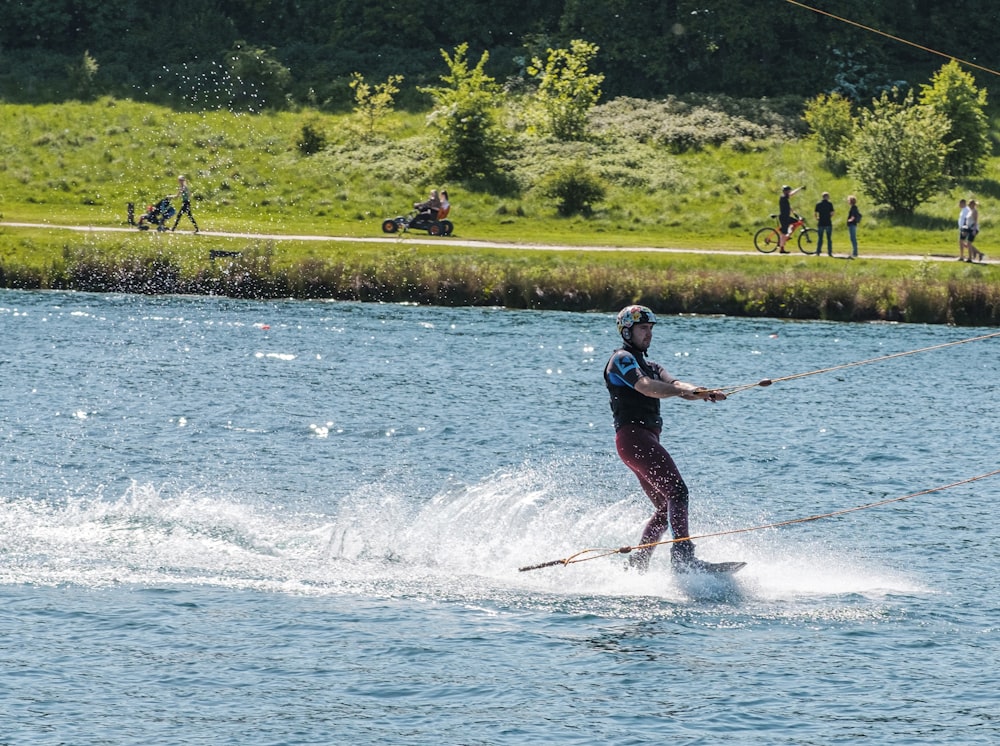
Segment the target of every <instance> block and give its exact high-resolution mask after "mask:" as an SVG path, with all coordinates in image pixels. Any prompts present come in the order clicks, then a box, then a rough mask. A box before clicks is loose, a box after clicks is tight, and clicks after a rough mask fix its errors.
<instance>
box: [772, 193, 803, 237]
mask: <svg viewBox="0 0 1000 746" xmlns="http://www.w3.org/2000/svg"><path fill="white" fill-rule="evenodd" d="M803 189H805V187H799V188H798V189H792V188H791V187H790V186H788V185H787V184H786V185H785V186H783V187H781V197H779V198H778V224H779V225H780V226H781V230H779V231H778V233H779V235H778V248H779V249H781V253H782V254H788V253H790V252H788V251H785V243H786V242H787V241H788V232H789V228H790V226H791V225H792V223H794V222H795V217H794V215H793V213H792V202H791V197H792V195H794V194H797V193H798V192H801V191H802V190H803Z"/></svg>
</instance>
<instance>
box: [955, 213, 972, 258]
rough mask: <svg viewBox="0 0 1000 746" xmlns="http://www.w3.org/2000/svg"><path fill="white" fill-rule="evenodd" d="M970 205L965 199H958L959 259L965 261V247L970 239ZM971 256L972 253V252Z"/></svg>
mask: <svg viewBox="0 0 1000 746" xmlns="http://www.w3.org/2000/svg"><path fill="white" fill-rule="evenodd" d="M968 220H969V207H968V205H967V204H966V203H965V200H964V199H960V200H959V201H958V261H960V262H964V261H965V248H966V246H967V245H968V240H969V227H968ZM970 257H971V254H970Z"/></svg>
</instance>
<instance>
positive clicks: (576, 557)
mask: <svg viewBox="0 0 1000 746" xmlns="http://www.w3.org/2000/svg"><path fill="white" fill-rule="evenodd" d="M997 474H1000V469H995V470H993V471H990V472H987V473H985V474H979V475H978V476H974V477H969V478H968V479H961V480H959V481H957V482H952V483H951V484H944V485H941V486H940V487H931V488H929V489H926V490H920V491H919V492H911V493H910V494H909V495H903V496H902V497H890V498H888V499H886V500H878V501H876V502H872V503H866V504H864V505H856V506H854V507H853V508H843V509H841V510H834V511H831V512H829V513H820V514H818V515H811V516H807V517H805V518H792V519H789V520H787V521H778V522H776V523H766V524H764V525H761V526H750V527H748V528H734V529H730V530H728V531H715V532H713V533H709V534H700V535H699V536H684V537H680V538H677V539H665V540H664V541H654V542H650V543H649V544H638V545H637V546H634V547H632V546H624V547H618V548H617V549H613V548H596V549H583V550H581V551H579V552H577V553H576V554H571V555H570V556H569V557H565V558H563V559H556V560H549V561H548V562H540V563H539V564H537V565H527V566H526V567H519V568H518V572H527V571H528V570H540V569H541V568H543V567H554V566H555V565H573V564H576V563H577V562H586V561H588V560H594V559H600V558H601V557H610V556H611V555H615V554H628V553H629V552H631V551H633V550H635V549H649V548H652V547H658V546H662V545H663V544H674V543H676V542H678V541H694V540H697V539H710V538H714V537H717V536H730V535H732V534H745V533H749V532H751V531H763V530H765V529H769V528H781V527H783V526H792V525H794V524H796V523H808V522H809V521H818V520H820V519H821V518H833V517H834V516H839V515H846V514H847V513H856V512H858V511H859V510H868V509H870V508H878V507H881V506H882V505H889V504H890V503H898V502H902V501H903V500H912V499H913V498H914V497H920V496H921V495H929V494H931V493H932V492H941V491H942V490H948V489H951V488H953V487H960V486H961V485H964V484H971V483H972V482H977V481H979V480H980V479H987V478H988V477H995V476H996V475H997Z"/></svg>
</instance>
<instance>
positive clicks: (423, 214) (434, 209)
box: [413, 189, 441, 223]
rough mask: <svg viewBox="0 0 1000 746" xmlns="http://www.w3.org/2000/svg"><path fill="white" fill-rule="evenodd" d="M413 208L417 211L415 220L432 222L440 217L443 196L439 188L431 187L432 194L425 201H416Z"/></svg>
mask: <svg viewBox="0 0 1000 746" xmlns="http://www.w3.org/2000/svg"><path fill="white" fill-rule="evenodd" d="M413 209H414V210H416V211H417V215H416V217H414V218H413V222H414V223H417V222H421V223H430V222H431V221H434V220H437V219H438V212H439V211H440V210H441V197H440V196H439V195H438V190H437V189H431V195H430V197H428V198H427V200H426V201H424V202H414V203H413Z"/></svg>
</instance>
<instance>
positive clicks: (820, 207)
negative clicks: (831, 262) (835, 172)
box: [816, 192, 833, 256]
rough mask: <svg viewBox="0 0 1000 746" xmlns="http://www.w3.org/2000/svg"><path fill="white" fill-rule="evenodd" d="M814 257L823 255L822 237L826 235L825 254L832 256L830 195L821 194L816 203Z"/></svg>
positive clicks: (831, 205)
mask: <svg viewBox="0 0 1000 746" xmlns="http://www.w3.org/2000/svg"><path fill="white" fill-rule="evenodd" d="M816 233H817V235H818V236H819V239H818V240H817V241H816V256H819V255H820V254H822V253H823V235H824V234H826V253H827V255H828V256H833V202H831V201H830V193H829V192H823V198H822V199H821V200H820V201H819V202H817V203H816Z"/></svg>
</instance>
